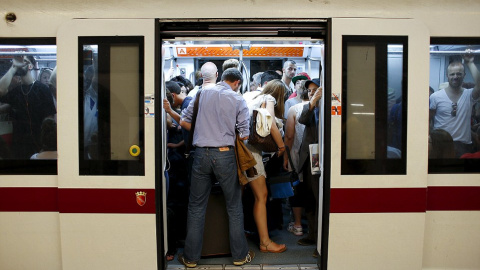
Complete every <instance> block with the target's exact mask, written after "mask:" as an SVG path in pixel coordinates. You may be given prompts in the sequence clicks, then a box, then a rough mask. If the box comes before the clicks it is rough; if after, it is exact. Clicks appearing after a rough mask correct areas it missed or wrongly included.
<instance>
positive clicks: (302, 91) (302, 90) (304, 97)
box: [297, 80, 308, 100]
mask: <svg viewBox="0 0 480 270" xmlns="http://www.w3.org/2000/svg"><path fill="white" fill-rule="evenodd" d="M306 82H307V81H306V80H304V81H302V83H301V85H300V88H299V89H298V90H299V91H297V95H300V98H301V99H302V100H307V99H308V89H307V88H306V87H305V83H306Z"/></svg>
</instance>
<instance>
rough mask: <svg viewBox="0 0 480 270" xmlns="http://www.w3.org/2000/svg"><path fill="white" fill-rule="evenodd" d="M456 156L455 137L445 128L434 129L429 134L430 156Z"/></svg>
mask: <svg viewBox="0 0 480 270" xmlns="http://www.w3.org/2000/svg"><path fill="white" fill-rule="evenodd" d="M454 157H455V148H454V145H453V138H452V136H451V135H450V133H448V132H446V131H445V130H443V129H434V130H433V131H432V132H430V135H429V136H428V158H429V159H448V158H454Z"/></svg>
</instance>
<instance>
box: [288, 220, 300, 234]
mask: <svg viewBox="0 0 480 270" xmlns="http://www.w3.org/2000/svg"><path fill="white" fill-rule="evenodd" d="M287 230H288V231H289V232H291V233H293V234H294V235H296V236H301V235H303V228H302V226H295V222H290V223H289V224H288V229H287Z"/></svg>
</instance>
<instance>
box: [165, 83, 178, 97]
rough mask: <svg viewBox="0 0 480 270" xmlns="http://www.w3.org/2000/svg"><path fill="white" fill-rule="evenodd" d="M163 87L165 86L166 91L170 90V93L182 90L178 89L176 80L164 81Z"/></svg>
mask: <svg viewBox="0 0 480 270" xmlns="http://www.w3.org/2000/svg"><path fill="white" fill-rule="evenodd" d="M165 87H166V88H167V90H168V91H170V93H173V94H177V95H178V94H180V93H181V92H182V89H180V85H178V83H176V82H172V81H168V82H165Z"/></svg>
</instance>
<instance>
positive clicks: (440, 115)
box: [430, 89, 476, 144]
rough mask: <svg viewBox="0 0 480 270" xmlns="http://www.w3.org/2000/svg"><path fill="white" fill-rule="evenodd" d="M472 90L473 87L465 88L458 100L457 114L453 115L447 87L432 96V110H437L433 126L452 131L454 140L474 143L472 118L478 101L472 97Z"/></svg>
mask: <svg viewBox="0 0 480 270" xmlns="http://www.w3.org/2000/svg"><path fill="white" fill-rule="evenodd" d="M472 92H473V89H463V93H462V95H461V96H460V98H459V99H458V102H457V113H456V116H452V110H453V102H452V101H451V100H450V98H449V97H448V95H447V93H446V92H445V89H442V90H440V91H437V92H435V93H433V94H432V95H431V96H430V110H436V112H435V117H434V122H433V127H434V128H435V129H443V130H445V131H447V132H448V133H450V135H451V136H452V138H453V141H458V142H462V143H466V144H471V143H472V135H471V134H472V132H471V123H470V119H471V118H472V106H473V104H474V103H475V102H476V101H475V100H474V99H473V98H472Z"/></svg>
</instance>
